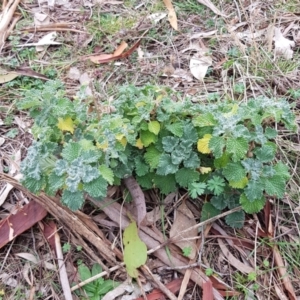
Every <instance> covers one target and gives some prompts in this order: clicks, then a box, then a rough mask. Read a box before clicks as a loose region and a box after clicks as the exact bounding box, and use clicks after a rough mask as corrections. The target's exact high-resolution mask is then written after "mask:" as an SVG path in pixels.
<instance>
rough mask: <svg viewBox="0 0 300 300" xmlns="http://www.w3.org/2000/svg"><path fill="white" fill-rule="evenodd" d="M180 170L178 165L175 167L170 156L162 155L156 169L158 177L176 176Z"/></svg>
mask: <svg viewBox="0 0 300 300" xmlns="http://www.w3.org/2000/svg"><path fill="white" fill-rule="evenodd" d="M177 170H178V165H174V164H173V162H172V159H171V155H170V154H166V153H164V154H162V155H161V156H160V158H159V163H158V166H157V169H156V172H157V174H158V175H168V174H174V173H176V171H177Z"/></svg>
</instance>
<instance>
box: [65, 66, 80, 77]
mask: <svg viewBox="0 0 300 300" xmlns="http://www.w3.org/2000/svg"><path fill="white" fill-rule="evenodd" d="M80 75H81V73H80V71H79V69H78V68H76V67H72V68H70V70H69V73H68V78H70V79H72V80H79V78H80Z"/></svg>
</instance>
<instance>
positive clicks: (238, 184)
mask: <svg viewBox="0 0 300 300" xmlns="http://www.w3.org/2000/svg"><path fill="white" fill-rule="evenodd" d="M247 184H248V178H247V177H244V178H242V179H241V180H240V181H229V186H231V187H233V188H235V189H243V188H244V187H245V186H246V185H247Z"/></svg>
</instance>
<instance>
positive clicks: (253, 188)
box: [244, 180, 264, 202]
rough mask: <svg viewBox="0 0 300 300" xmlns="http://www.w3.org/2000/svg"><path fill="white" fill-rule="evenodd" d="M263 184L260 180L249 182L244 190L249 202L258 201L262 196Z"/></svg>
mask: <svg viewBox="0 0 300 300" xmlns="http://www.w3.org/2000/svg"><path fill="white" fill-rule="evenodd" d="M263 191H264V184H263V182H262V181H260V180H250V181H249V183H248V185H247V186H246V188H245V189H244V192H245V195H246V196H247V198H248V199H249V201H250V202H251V201H254V200H256V199H260V198H261V197H262V196H263Z"/></svg>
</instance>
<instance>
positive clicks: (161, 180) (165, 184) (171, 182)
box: [153, 174, 176, 195]
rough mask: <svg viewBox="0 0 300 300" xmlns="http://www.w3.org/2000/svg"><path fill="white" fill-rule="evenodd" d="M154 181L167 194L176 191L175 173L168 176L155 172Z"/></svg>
mask: <svg viewBox="0 0 300 300" xmlns="http://www.w3.org/2000/svg"><path fill="white" fill-rule="evenodd" d="M153 182H154V184H155V186H156V187H157V188H158V189H159V190H160V192H161V193H162V194H165V195H167V194H170V193H172V192H175V191H176V181H175V175H174V174H169V175H166V176H160V175H157V174H155V176H154V178H153Z"/></svg>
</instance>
